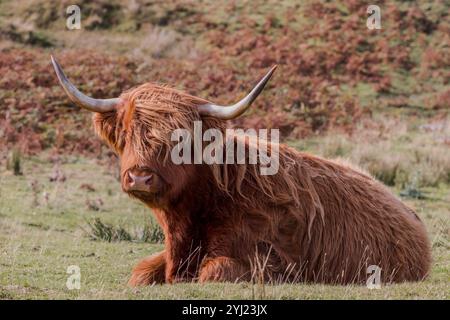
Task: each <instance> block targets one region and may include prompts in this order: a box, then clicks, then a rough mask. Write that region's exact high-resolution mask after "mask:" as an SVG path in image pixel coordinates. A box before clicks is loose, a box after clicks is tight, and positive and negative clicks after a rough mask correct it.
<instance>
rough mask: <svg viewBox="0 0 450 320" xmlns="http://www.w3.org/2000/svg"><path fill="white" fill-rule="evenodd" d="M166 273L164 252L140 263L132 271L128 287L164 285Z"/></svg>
mask: <svg viewBox="0 0 450 320" xmlns="http://www.w3.org/2000/svg"><path fill="white" fill-rule="evenodd" d="M165 273H166V251H165V250H164V251H162V252H159V253H157V254H154V255H152V256H150V257H148V258H145V259H144V260H142V261H140V262H139V263H138V264H137V265H136V266H135V267H134V269H133V272H132V274H131V278H130V280H129V281H128V285H130V286H132V287H136V286H147V285H150V284H153V283H164V282H165Z"/></svg>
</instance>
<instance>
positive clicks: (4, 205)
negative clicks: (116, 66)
mask: <svg viewBox="0 0 450 320" xmlns="http://www.w3.org/2000/svg"><path fill="white" fill-rule="evenodd" d="M48 158H49V157H48V156H47V155H40V156H39V157H32V158H24V159H23V161H22V162H23V163H22V166H23V175H20V176H16V175H14V174H13V173H12V172H11V171H8V170H6V169H5V168H6V166H5V165H2V167H1V169H0V299H182V298H187V299H196V298H205V299H211V298H216V299H233V298H243V299H251V298H268V299H271V298H274V299H328V298H329V299H383V298H388V299H397V298H400V299H425V298H437V299H448V298H449V291H450V290H449V289H450V286H449V283H450V282H449V280H450V279H449V275H450V253H449V248H450V247H449V237H450V234H449V230H450V229H449V207H450V206H449V204H450V194H449V191H450V188H449V187H448V186H442V185H441V186H440V187H429V188H425V189H424V192H426V193H427V195H428V197H427V199H426V200H414V199H406V201H407V202H408V203H409V204H410V205H412V206H414V207H415V208H416V210H417V212H418V214H419V215H420V217H421V218H422V219H424V221H425V223H426V224H427V228H428V230H429V232H430V237H431V239H432V240H433V257H434V262H433V268H432V272H431V275H430V277H429V278H428V279H427V280H426V281H424V282H420V283H405V284H399V285H390V286H383V287H382V288H381V289H379V290H369V289H367V288H366V287H365V286H327V285H305V284H296V285H292V284H286V285H266V286H264V287H262V286H261V285H253V284H251V283H241V284H231V283H212V284H196V283H187V284H177V285H157V286H152V287H145V288H138V289H132V288H128V287H127V285H126V283H127V280H128V277H129V275H130V272H131V269H132V267H133V265H134V264H135V263H137V262H138V261H139V260H140V259H142V258H144V257H146V256H148V255H150V254H152V253H154V252H157V251H159V250H161V249H162V248H163V245H162V244H155V243H146V242H144V241H142V240H139V239H135V240H133V241H115V242H108V241H104V240H92V237H91V236H90V235H89V233H88V232H86V228H87V226H88V223H87V222H88V221H93V219H95V218H98V219H100V220H101V221H102V222H104V223H106V224H110V225H112V226H121V227H123V228H124V229H126V230H129V231H130V230H131V231H132V230H138V229H139V228H142V227H143V226H144V225H146V224H148V223H151V221H152V219H153V218H152V216H151V212H150V211H149V210H148V209H147V208H145V207H144V206H143V205H141V204H140V203H139V202H137V201H135V200H132V199H129V198H128V197H127V196H126V195H125V194H123V193H122V191H121V190H120V184H119V182H118V181H117V180H116V179H115V178H114V175H113V173H112V172H111V170H110V169H107V168H106V166H105V165H102V164H99V163H97V162H96V161H94V160H88V159H84V158H72V157H71V158H67V159H63V161H61V164H59V165H58V169H59V171H60V174H61V175H64V177H65V178H66V179H65V181H63V182H61V181H60V182H50V180H49V177H50V176H54V172H55V170H56V169H55V167H54V164H52V163H51V162H50V161H49V160H48ZM32 182H33V184H34V187H32ZM86 183H88V184H90V186H91V187H93V188H94V189H95V190H94V191H92V190H91V191H89V190H87V189H86V188H80V187H81V186H82V185H83V184H86ZM97 199H101V200H102V202H103V205H100V206H99V207H100V208H99V210H98V211H95V210H92V209H90V207H89V206H88V205H87V200H90V201H95V200H97ZM71 265H77V266H79V267H80V270H81V288H80V290H68V289H67V288H66V281H67V279H68V277H69V276H70V274H67V268H68V267H69V266H71Z"/></svg>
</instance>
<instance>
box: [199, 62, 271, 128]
mask: <svg viewBox="0 0 450 320" xmlns="http://www.w3.org/2000/svg"><path fill="white" fill-rule="evenodd" d="M276 68H277V65H274V66H273V67H272V68H271V69H270V70H269V72H267V74H266V75H265V76H264V77H263V78H262V79H261V80H260V81H259V82H258V84H257V85H256V86H255V87H254V88H253V90H252V91H250V93H249V94H248V95H247V96H246V97H245V98H243V99H242V100H241V101H239V102H238V103H236V104H233V105H230V106H219V105H216V104H212V103H207V104H203V105H201V106H199V107H198V108H199V113H200V114H201V115H205V116H209V117H214V118H218V119H224V120H230V119H234V118H237V117H239V116H240V115H241V114H243V113H244V112H245V111H246V110H247V109H248V108H249V107H250V105H251V104H252V102H253V101H255V99H256V97H258V95H259V94H260V93H261V91H262V90H263V89H264V86H265V85H266V83H267V81H269V79H270V77H271V76H272V74H273V72H274V71H275V69H276Z"/></svg>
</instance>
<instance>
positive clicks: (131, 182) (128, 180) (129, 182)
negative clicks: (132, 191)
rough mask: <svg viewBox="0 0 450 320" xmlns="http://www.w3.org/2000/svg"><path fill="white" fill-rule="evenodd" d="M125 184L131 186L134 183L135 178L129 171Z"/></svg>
mask: <svg viewBox="0 0 450 320" xmlns="http://www.w3.org/2000/svg"><path fill="white" fill-rule="evenodd" d="M127 182H128V184H129V185H130V186H133V185H134V184H135V183H136V179H135V176H134V175H133V174H132V173H131V172H130V171H128V174H127Z"/></svg>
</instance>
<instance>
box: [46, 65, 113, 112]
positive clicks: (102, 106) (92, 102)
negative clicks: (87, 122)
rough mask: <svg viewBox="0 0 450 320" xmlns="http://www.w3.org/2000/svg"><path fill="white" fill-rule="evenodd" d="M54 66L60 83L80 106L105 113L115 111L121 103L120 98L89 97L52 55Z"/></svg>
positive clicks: (71, 98)
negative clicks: (71, 80)
mask: <svg viewBox="0 0 450 320" xmlns="http://www.w3.org/2000/svg"><path fill="white" fill-rule="evenodd" d="M51 58H52V63H53V68H54V69H55V72H56V75H57V76H58V80H59V83H61V86H62V87H63V89H64V91H65V92H66V94H67V95H68V96H69V98H70V100H72V102H74V103H76V104H77V105H78V106H79V107H81V108H83V109H87V110H89V111H93V112H100V113H105V112H109V111H113V110H115V109H116V106H117V105H118V104H119V103H120V99H119V98H113V99H94V98H91V97H88V96H87V95H85V94H83V93H81V92H80V91H79V90H78V89H77V88H75V86H74V85H73V84H72V83H71V82H70V81H69V80H68V79H67V77H66V75H65V74H64V72H63V70H62V68H61V66H60V65H59V63H58V62H57V61H56V59H55V58H54V57H53V56H51Z"/></svg>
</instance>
